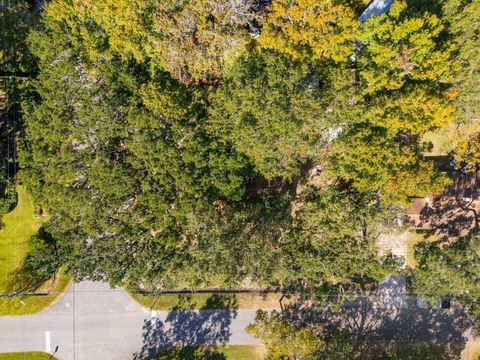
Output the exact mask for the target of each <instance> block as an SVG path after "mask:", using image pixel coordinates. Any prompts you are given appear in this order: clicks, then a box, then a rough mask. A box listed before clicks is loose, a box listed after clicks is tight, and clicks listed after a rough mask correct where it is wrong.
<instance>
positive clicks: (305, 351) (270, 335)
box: [247, 310, 324, 360]
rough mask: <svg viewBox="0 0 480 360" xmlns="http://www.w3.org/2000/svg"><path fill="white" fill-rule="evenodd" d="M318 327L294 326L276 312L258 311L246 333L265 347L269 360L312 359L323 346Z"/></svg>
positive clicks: (289, 320)
mask: <svg viewBox="0 0 480 360" xmlns="http://www.w3.org/2000/svg"><path fill="white" fill-rule="evenodd" d="M320 331H321V329H320V327H318V326H313V325H305V326H302V325H300V326H295V325H294V324H293V323H292V321H291V319H286V318H284V317H283V315H282V314H281V313H279V312H277V311H276V310H273V311H272V312H271V313H268V312H266V311H262V310H258V311H257V315H256V316H255V322H254V323H253V324H250V325H249V326H247V332H248V333H250V334H252V335H253V336H254V337H255V338H257V339H262V342H263V343H264V344H265V346H266V347H267V351H268V355H267V356H268V358H269V359H272V360H273V359H313V358H314V354H315V353H316V352H317V351H318V350H320V349H321V348H322V347H323V346H324V342H323V341H322V340H321V338H320V336H319V332H320Z"/></svg>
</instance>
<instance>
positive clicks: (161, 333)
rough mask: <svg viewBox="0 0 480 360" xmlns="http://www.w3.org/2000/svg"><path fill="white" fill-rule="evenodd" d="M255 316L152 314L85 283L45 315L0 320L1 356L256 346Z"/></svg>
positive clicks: (73, 356)
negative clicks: (252, 330) (250, 328)
mask: <svg viewBox="0 0 480 360" xmlns="http://www.w3.org/2000/svg"><path fill="white" fill-rule="evenodd" d="M152 315H154V317H153V318H152ZM254 317H255V311H254V310H225V311H223V310H222V311H214V310H202V311H171V312H166V311H161V312H157V313H156V314H152V313H150V312H149V311H148V310H146V309H143V308H142V307H140V306H139V305H138V304H136V303H135V302H134V301H133V300H131V299H130V297H129V296H128V295H127V294H126V293H125V291H123V290H122V289H110V288H109V286H108V285H106V284H101V283H94V282H82V283H79V284H75V285H73V286H72V287H71V288H70V289H69V291H68V292H67V294H66V295H65V296H64V297H63V298H62V299H61V300H60V301H59V302H58V303H57V304H55V305H54V306H53V307H52V308H50V309H49V310H47V311H45V312H42V313H40V314H35V315H25V316H3V317H0V352H17V351H47V352H49V351H48V350H50V351H52V352H53V351H54V350H55V348H56V347H57V346H58V352H57V353H56V354H55V356H57V357H58V358H59V359H60V360H91V359H99V360H109V359H116V360H121V359H136V360H140V359H146V358H148V356H149V355H151V354H153V353H155V352H158V351H159V350H161V349H163V348H167V347H170V346H172V345H196V344H214V343H228V344H258V343H259V341H257V340H255V339H254V338H253V337H251V336H250V335H249V334H247V333H246V332H245V327H246V326H247V325H248V323H250V322H252V321H253V319H254Z"/></svg>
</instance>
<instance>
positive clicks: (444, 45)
mask: <svg viewBox="0 0 480 360" xmlns="http://www.w3.org/2000/svg"><path fill="white" fill-rule="evenodd" d="M415 11H416V9H415V8H412V7H409V6H408V4H407V2H406V0H398V1H395V2H394V3H393V5H392V6H391V8H390V11H389V12H388V13H385V14H382V15H380V16H372V17H371V18H370V19H369V20H368V21H366V22H365V23H364V24H363V26H362V31H361V32H360V34H359V35H358V41H359V42H360V44H361V50H360V51H358V54H357V62H358V63H359V66H360V69H359V74H360V77H361V79H362V80H363V81H364V83H365V91H366V92H368V93H375V92H379V91H380V92H381V91H383V90H397V89H400V88H401V87H402V86H403V85H404V84H405V83H406V82H409V81H430V82H431V81H434V82H435V81H437V82H438V81H441V82H451V81H453V79H454V71H455V69H456V68H457V65H458V64H457V63H455V61H454V60H453V52H454V50H455V46H454V44H453V43H451V42H450V43H449V42H446V41H444V40H443V38H444V37H443V36H442V31H444V29H445V26H444V24H443V23H442V21H441V19H440V18H438V17H437V16H436V15H434V14H430V13H428V12H424V13H423V14H417V13H416V12H415Z"/></svg>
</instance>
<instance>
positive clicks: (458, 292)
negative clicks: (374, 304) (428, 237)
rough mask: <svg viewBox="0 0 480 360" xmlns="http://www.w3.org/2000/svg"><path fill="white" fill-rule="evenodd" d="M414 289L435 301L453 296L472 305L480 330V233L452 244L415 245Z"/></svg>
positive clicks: (473, 314) (472, 234)
mask: <svg viewBox="0 0 480 360" xmlns="http://www.w3.org/2000/svg"><path fill="white" fill-rule="evenodd" d="M415 261H416V262H417V266H416V267H415V269H413V274H412V288H413V290H414V292H415V293H416V294H417V295H418V296H420V297H422V298H423V299H426V300H428V301H430V302H431V303H433V302H435V301H436V300H438V299H440V298H442V297H453V298H456V299H458V300H459V301H461V302H462V303H464V304H465V305H467V306H468V307H470V311H471V314H472V316H474V317H475V318H476V320H477V325H476V326H477V330H480V301H479V299H480V280H479V277H478V274H480V235H479V233H478V231H476V230H475V231H473V232H472V233H471V234H470V235H468V236H467V237H463V238H460V239H458V240H456V241H455V242H453V243H451V244H439V243H428V242H421V243H419V244H417V245H416V246H415Z"/></svg>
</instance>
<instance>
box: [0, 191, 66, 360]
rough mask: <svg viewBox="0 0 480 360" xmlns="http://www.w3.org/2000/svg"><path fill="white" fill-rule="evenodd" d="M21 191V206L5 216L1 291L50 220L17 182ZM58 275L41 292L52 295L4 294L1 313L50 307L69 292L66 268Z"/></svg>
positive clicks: (0, 236)
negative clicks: (46, 222)
mask: <svg viewBox="0 0 480 360" xmlns="http://www.w3.org/2000/svg"><path fill="white" fill-rule="evenodd" d="M17 193H18V203H17V206H16V207H15V209H13V210H12V211H11V212H9V213H8V214H5V215H4V216H3V218H2V220H3V222H4V224H5V226H4V228H3V229H2V230H0V293H3V292H5V291H6V289H5V288H6V285H7V283H8V281H9V276H10V275H11V274H12V273H13V272H14V271H15V270H16V269H18V268H19V267H20V266H21V264H22V261H23V259H24V258H25V256H26V255H27V254H28V251H29V250H30V248H29V242H28V240H29V239H30V237H31V236H32V235H34V234H36V233H37V231H38V229H40V226H42V224H43V223H44V222H45V221H47V220H48V216H46V215H45V216H36V215H35V212H34V204H33V201H32V198H31V197H30V196H29V195H28V194H27V192H26V190H25V188H24V187H23V186H20V185H19V186H17ZM57 277H58V279H57V281H55V282H54V281H53V279H51V280H49V281H47V282H46V283H45V284H44V285H43V286H42V287H41V288H40V289H39V291H40V292H42V291H44V292H48V291H50V290H51V294H49V295H46V296H23V297H14V298H6V297H2V298H0V316H2V315H20V314H31V313H35V312H39V311H41V310H43V309H45V308H47V307H48V306H49V305H50V304H51V303H52V302H53V301H54V300H55V299H56V298H57V297H58V296H59V295H60V294H62V293H64V292H65V290H66V288H67V286H68V284H69V282H70V279H69V278H68V277H67V276H66V275H64V272H63V271H60V272H59V274H58V276H57ZM20 300H21V301H23V302H24V305H22V303H21V302H20ZM0 359H1V358H0Z"/></svg>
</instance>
